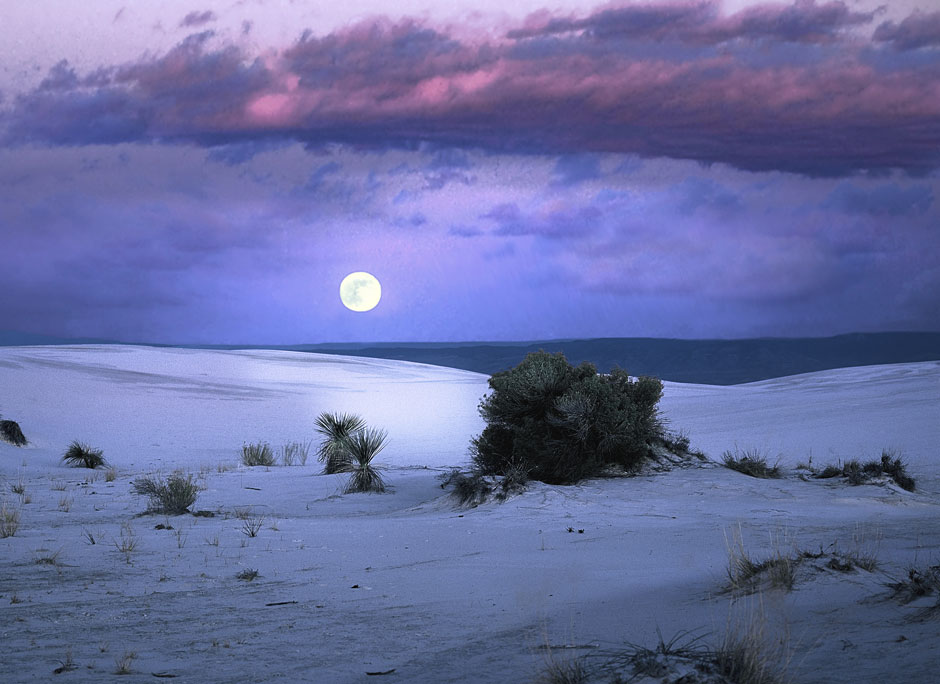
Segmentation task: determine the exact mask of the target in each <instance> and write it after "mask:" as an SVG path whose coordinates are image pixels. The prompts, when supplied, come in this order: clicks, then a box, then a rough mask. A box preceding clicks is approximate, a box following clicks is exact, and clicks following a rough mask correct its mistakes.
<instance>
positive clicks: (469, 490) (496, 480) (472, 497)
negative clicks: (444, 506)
mask: <svg viewBox="0 0 940 684" xmlns="http://www.w3.org/2000/svg"><path fill="white" fill-rule="evenodd" d="M440 480H441V489H445V488H447V487H453V490H452V492H451V494H452V495H453V496H454V498H455V499H457V502H458V503H459V504H460V505H461V506H469V507H474V506H479V505H480V504H482V503H484V502H485V501H487V500H488V499H489V498H490V497H491V496H492V497H493V498H495V499H496V500H497V501H505V500H506V499H508V498H509V497H510V496H511V495H512V494H515V493H517V492H521V491H523V490H524V489H525V486H526V484H527V483H528V481H529V473H528V470H527V469H526V468H525V467H523V466H510V467H509V468H507V470H506V474H505V475H504V476H502V477H488V476H485V475H483V474H482V473H480V472H471V473H462V472H460V470H458V469H456V468H454V469H453V470H451V471H450V472H449V473H446V474H444V475H443V476H442V477H441V478H440Z"/></svg>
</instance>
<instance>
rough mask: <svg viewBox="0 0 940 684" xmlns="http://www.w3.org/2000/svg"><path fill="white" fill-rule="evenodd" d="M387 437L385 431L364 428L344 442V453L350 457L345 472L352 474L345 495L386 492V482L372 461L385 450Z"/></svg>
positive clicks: (344, 491) (344, 490)
mask: <svg viewBox="0 0 940 684" xmlns="http://www.w3.org/2000/svg"><path fill="white" fill-rule="evenodd" d="M387 437H388V435H387V433H386V432H385V430H378V429H376V428H363V429H361V430H357V431H356V432H354V433H353V434H352V435H350V436H349V437H347V438H346V439H344V440H343V444H342V448H343V451H344V452H345V453H346V454H347V455H348V457H349V462H348V464H347V465H346V467H345V472H349V473H350V476H349V481H348V482H347V483H346V487H345V488H344V489H343V493H344V494H352V493H357V492H376V493H382V492H384V491H385V490H386V485H385V480H383V479H382V476H381V474H380V473H379V471H378V470H377V469H376V467H375V466H374V465H372V459H373V458H375V456H376V455H377V454H378V453H379V452H380V451H382V449H384V448H385V441H386V439H387Z"/></svg>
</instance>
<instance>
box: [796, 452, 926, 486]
mask: <svg viewBox="0 0 940 684" xmlns="http://www.w3.org/2000/svg"><path fill="white" fill-rule="evenodd" d="M883 475H887V476H888V477H890V478H891V479H892V480H893V481H894V483H895V484H897V485H898V486H899V487H900V488H901V489H904V490H906V491H908V492H913V491H914V489H915V485H916V483H915V480H914V478H913V477H911V476H910V475H908V473H907V465H906V464H905V463H904V462H903V461H902V460H901V457H900V456H898V455H897V454H896V452H895V451H893V450H891V449H884V450H882V452H881V460H878V461H875V460H871V461H866V462H865V463H861V462H860V461H858V459H852V460H850V461H846V462H845V463H844V464H842V466H841V467H840V466H835V465H827V466H826V467H825V468H824V469H823V470H821V471H819V472H814V473H813V477H815V478H817V479H829V478H833V477H843V478H845V480H846V482H848V483H849V484H850V485H853V486H859V485H864V484H870V483H871V481H872V480H874V479H876V478H879V477H882V476H883Z"/></svg>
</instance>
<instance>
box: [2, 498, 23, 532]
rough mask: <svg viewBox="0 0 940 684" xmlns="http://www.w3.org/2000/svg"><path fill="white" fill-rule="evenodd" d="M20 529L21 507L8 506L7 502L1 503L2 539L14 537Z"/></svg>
mask: <svg viewBox="0 0 940 684" xmlns="http://www.w3.org/2000/svg"><path fill="white" fill-rule="evenodd" d="M19 529H20V512H19V509H16V508H8V507H7V504H6V502H3V503H0V539H6V538H7V537H12V536H13V535H15V534H16V532H17V531H18V530H19Z"/></svg>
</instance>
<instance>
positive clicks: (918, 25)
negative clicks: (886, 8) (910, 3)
mask: <svg viewBox="0 0 940 684" xmlns="http://www.w3.org/2000/svg"><path fill="white" fill-rule="evenodd" d="M872 37H873V38H874V39H875V40H876V41H880V42H883V43H890V44H891V46H892V47H894V48H895V49H897V50H916V49H918V48H925V47H940V11H937V12H930V13H928V12H920V11H915V12H914V13H913V14H911V15H910V16H909V17H907V18H905V19H904V20H902V21H901V23H900V24H895V23H894V22H893V21H886V22H884V23H883V24H881V25H879V26H878V28H877V29H875V33H874V35H873V36H872Z"/></svg>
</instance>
